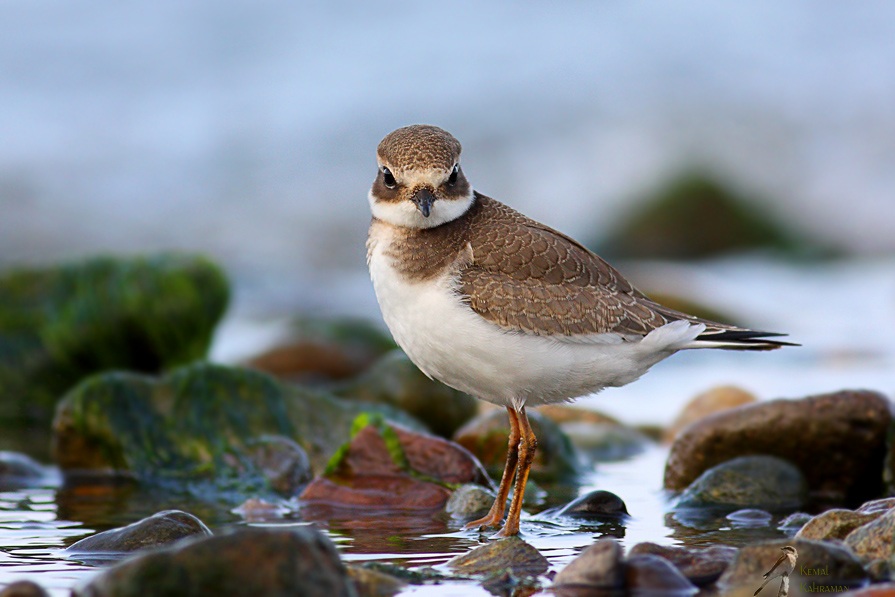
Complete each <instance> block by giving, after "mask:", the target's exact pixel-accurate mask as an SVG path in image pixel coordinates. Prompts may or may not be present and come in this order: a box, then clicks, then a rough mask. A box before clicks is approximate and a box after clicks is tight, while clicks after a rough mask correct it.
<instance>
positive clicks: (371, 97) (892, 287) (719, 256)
mask: <svg viewBox="0 0 895 597" xmlns="http://www.w3.org/2000/svg"><path fill="white" fill-rule="evenodd" d="M0 11H2V18H0V268H7V267H11V266H14V265H21V264H33V263H52V262H57V261H60V260H70V259H74V258H77V257H80V256H85V255H93V254H96V253H115V254H120V253H123V254H131V253H137V252H147V251H156V250H167V249H177V250H186V251H199V252H203V253H206V254H208V255H210V256H211V257H213V258H214V259H216V260H218V261H219V262H220V263H222V264H223V265H224V266H225V267H226V269H227V271H228V273H229V275H230V277H231V280H232V282H233V285H234V303H233V306H232V308H231V312H230V318H229V319H228V321H227V322H226V323H225V325H224V327H223V328H222V330H221V333H220V336H219V338H218V342H217V344H216V347H215V354H216V355H217V357H218V358H221V359H223V360H233V359H237V358H239V357H240V356H243V355H245V354H247V353H250V352H252V351H253V350H257V349H260V348H261V347H263V346H264V345H266V344H270V343H271V342H273V339H272V338H273V336H274V335H275V331H272V330H275V329H276V327H277V326H276V325H273V326H272V327H265V324H264V323H263V322H265V321H276V320H277V318H278V317H289V316H291V315H294V314H297V313H310V314H337V315H338V314H351V315H360V316H363V317H368V318H372V319H376V320H378V317H379V316H378V309H377V307H376V303H375V298H374V296H373V292H372V288H371V287H370V284H369V280H368V278H367V274H366V269H365V263H364V258H365V250H364V241H365V238H366V228H367V226H368V224H369V218H370V216H369V209H368V206H367V199H366V194H367V190H368V188H369V185H370V183H371V182H372V180H373V177H374V174H375V171H376V165H375V157H374V156H375V153H374V152H375V148H376V145H377V143H378V142H379V140H380V139H381V138H382V137H383V136H384V135H385V134H387V133H388V132H389V131H391V130H392V129H394V128H397V127H399V126H403V125H406V124H411V123H417V122H425V123H431V124H436V125H439V126H441V127H443V128H446V129H447V130H449V131H451V132H452V133H453V134H454V135H455V136H456V137H457V138H458V139H460V141H461V142H462V143H463V145H464V153H463V164H464V169H465V171H466V173H467V176H468V177H469V178H470V180H471V181H472V182H473V184H474V186H475V188H476V189H478V190H479V191H481V192H483V193H485V194H488V195H491V196H493V197H495V198H497V199H500V200H502V201H504V202H506V203H509V204H510V205H512V206H513V207H515V208H517V209H519V210H520V211H522V212H524V213H526V214H527V215H530V216H531V217H534V218H536V219H539V220H541V221H543V222H546V223H548V224H550V225H552V226H554V227H556V228H559V229H561V230H563V231H565V232H567V233H569V234H571V235H572V236H575V237H577V238H580V239H581V240H582V241H584V242H587V243H589V244H590V245H591V246H594V247H596V248H601V247H605V248H606V250H607V251H609V254H610V255H612V256H613V259H614V260H619V261H620V262H621V263H622V264H624V265H623V266H622V270H623V271H625V272H626V273H629V274H630V275H631V277H632V278H634V279H635V281H637V282H638V283H639V284H641V285H643V286H644V287H645V289H646V290H653V289H655V290H657V291H661V292H670V293H673V294H677V295H681V296H684V297H685V298H688V299H691V300H698V301H699V302H703V303H707V304H709V305H710V306H712V307H716V308H718V309H720V310H721V311H723V312H727V313H730V314H731V315H732V316H733V317H734V318H735V319H736V320H737V321H739V322H740V323H745V324H748V325H753V326H756V327H764V328H769V329H774V330H781V331H788V332H790V333H792V334H793V340H795V341H797V342H801V343H803V344H805V348H804V349H801V350H800V351H796V350H792V351H780V353H779V354H780V356H779V357H776V356H775V357H771V358H769V357H768V355H758V356H755V358H753V357H752V356H748V357H746V358H745V360H742V359H743V357H742V356H740V355H737V356H738V357H739V360H734V361H728V360H726V359H727V356H712V357H705V356H700V357H693V356H692V355H687V356H686V357H685V358H684V357H682V360H681V361H680V364H678V365H669V367H677V369H675V371H678V372H679V373H680V375H679V376H678V378H677V381H678V382H679V384H678V385H677V386H675V388H676V392H677V393H679V394H680V395H682V396H683V395H692V391H695V390H698V389H700V388H703V387H704V386H706V385H710V384H711V383H712V382H713V381H718V382H737V381H740V382H742V383H744V384H745V385H747V386H749V385H751V388H752V389H753V390H755V391H757V392H759V393H760V394H763V395H771V396H773V395H787V394H790V395H804V394H805V393H807V392H810V391H814V390H818V391H829V390H834V389H839V388H838V387H831V386H843V385H858V386H867V387H871V388H872V389H880V390H883V391H888V392H891V391H892V390H895V374H893V373H891V371H893V370H895V367H892V365H893V363H895V358H893V348H892V346H891V345H892V342H891V339H890V337H891V334H892V333H893V332H895V268H893V265H895V259H893V255H895V109H893V106H895V68H893V65H895V4H892V3H886V2H883V1H878V2H872V1H871V2H860V3H837V2H816V1H815V2H808V1H803V2H777V1H772V0H767V1H758V2H749V3H734V4H731V3H725V4H723V5H720V4H718V3H716V2H710V1H708V0H687V1H684V2H676V3H673V4H661V3H648V2H618V1H617V2H609V1H604V2H580V1H579V2H575V1H567V2H562V3H543V2H488V3H483V2H465V1H461V2H456V3H451V4H450V5H445V4H437V3H429V4H424V3H415V2H377V3H369V2H352V1H334V2H327V3H287V2H272V1H266V0H262V1H259V2H252V3H249V2H241V1H236V0H214V1H211V0H179V1H177V2H171V1H162V2H135V3H121V2H117V1H112V0H95V1H93V2H83V3H56V2H48V1H46V0H6V1H5V2H3V4H2V7H0ZM675 185H677V186H675ZM687 185H690V186H687ZM706 186H708V187H710V188H711V189H713V190H712V192H716V193H717V194H720V195H725V194H726V195H731V196H733V197H734V198H735V200H736V201H739V202H740V203H739V204H738V205H739V208H738V209H740V210H741V211H740V212H737V211H736V209H734V211H733V213H734V216H733V219H734V221H739V220H741V219H742V217H739V216H737V215H736V214H737V213H740V214H742V213H749V214H753V215H754V214H760V217H761V218H762V219H763V220H766V221H767V222H771V224H770V226H771V227H772V228H774V234H772V235H771V236H773V237H774V238H776V239H778V240H779V238H784V240H782V241H780V242H776V241H774V242H776V245H774V242H772V243H771V244H772V245H774V246H775V247H776V249H774V247H771V248H772V249H774V250H771V251H770V252H768V251H766V250H764V248H767V247H764V248H763V245H762V244H761V243H760V242H759V243H757V245H756V247H757V249H756V247H751V248H750V247H749V246H747V247H745V248H746V249H748V250H747V251H746V252H745V253H743V252H742V251H739V252H736V253H735V254H734V255H733V256H731V254H730V252H729V251H725V250H720V251H717V252H708V253H698V252H697V253H692V252H690V253H688V252H687V250H683V252H678V253H675V252H674V251H671V250H669V251H668V252H667V253H662V251H663V250H664V249H663V248H662V246H660V247H658V249H657V251H656V252H654V253H649V252H646V253H644V254H638V252H637V251H636V246H637V243H635V248H634V249H632V247H631V245H630V243H628V245H625V243H624V242H619V239H618V238H615V239H613V233H614V232H615V231H618V230H620V229H625V228H624V227H625V226H626V225H629V224H632V222H634V223H635V224H636V222H637V218H641V220H642V218H643V217H646V216H643V215H642V213H641V211H642V210H643V209H646V208H647V207H649V205H650V204H651V201H658V200H659V199H661V198H662V197H665V196H667V195H668V193H669V192H671V191H675V189H677V191H678V192H679V191H680V189H681V188H683V189H684V190H685V191H686V190H687V189H693V188H696V189H705V187H706ZM669 188H670V189H671V191H669V190H668V189H669ZM719 189H720V190H719ZM672 194H674V193H673V192H672ZM679 194H680V193H679ZM687 194H688V193H687V192H684V195H687ZM657 198H658V199H657ZM743 206H745V208H744V207H743ZM689 209H691V211H690V212H686V210H685V212H684V214H685V215H684V217H683V219H684V220H685V221H689V222H690V223H691V224H693V223H695V224H696V225H695V226H692V227H691V228H690V229H684V230H683V231H682V232H680V233H679V236H683V237H684V238H686V237H688V236H692V235H693V234H696V233H698V230H699V229H700V228H713V229H715V230H721V231H724V230H727V229H728V228H727V224H724V223H723V220H722V223H720V224H714V221H713V220H711V219H707V220H706V221H705V222H701V221H699V220H700V218H701V217H702V214H703V213H704V210H703V211H701V210H702V208H699V207H698V206H697V208H696V210H695V211H692V210H693V207H692V206H691V207H690V208H689ZM743 209H745V212H744V211H742V210H743ZM638 210H641V211H638ZM709 211H710V210H709ZM659 213H660V215H659V216H653V218H654V219H653V220H652V221H653V223H655V221H659V222H660V223H661V222H663V221H665V220H666V217H665V216H663V215H661V214H662V213H663V212H659ZM688 213H689V215H687V214H688ZM706 217H708V216H706ZM749 217H751V215H750V216H749ZM647 219H648V218H647ZM669 219H672V218H670V216H669ZM678 219H681V218H680V217H678ZM645 230H646V233H645V234H646V238H650V235H651V234H652V235H655V234H656V233H654V232H650V230H652V229H651V228H649V226H647V227H646V228H645ZM694 230H696V231H697V232H694ZM721 236H722V237H723V236H725V235H724V234H721ZM793 239H795V240H793ZM638 243H640V241H638ZM780 247H783V248H784V249H785V250H779V251H778V250H777V249H780ZM793 247H794V248H793ZM657 253H658V254H657ZM681 256H683V257H687V258H688V259H686V260H677V261H675V262H674V263H657V262H656V261H655V260H656V259H661V258H663V257H681ZM832 256H835V257H836V259H835V260H830V257H832ZM691 257H698V258H700V259H701V260H700V261H698V262H694V261H693V260H692V259H689V258H691ZM631 258H637V262H636V263H626V261H625V260H626V259H631ZM706 258H709V259H708V260H706ZM784 352H786V355H784V354H783V353H784ZM776 354H777V353H775V355H776ZM694 358H697V359H702V360H698V361H694V360H693V359H694ZM706 359H709V360H708V361H707V360H706ZM761 359H764V360H761ZM693 363H699V365H698V366H699V367H700V370H699V372H698V373H694V372H693V371H694V370H693V369H692V367H694V366H696V365H693ZM728 363H730V364H729V365H728ZM663 366H664V364H663ZM798 367H803V368H801V369H799V368H798ZM794 373H795V374H794ZM648 378H649V379H656V381H655V382H650V383H661V384H665V388H666V389H665V390H664V391H667V387H668V382H669V379H671V380H672V383H673V382H674V379H675V378H668V377H664V378H663V377H662V376H654V377H651V378H650V377H649V376H648ZM731 378H733V379H731ZM650 383H647V384H646V385H644V386H642V387H643V389H642V390H630V391H633V392H638V393H639V394H638V395H646V394H649V393H650V392H655V391H658V390H659V387H660V386H652V385H650ZM632 387H636V386H632ZM622 391H628V390H627V389H625V390H619V391H618V392H622ZM616 395H618V394H616ZM601 404H605V406H606V407H608V408H611V406H610V405H611V401H609V400H605V401H602V402H601ZM669 408H671V407H669ZM660 410H661V409H660ZM658 414H661V413H658ZM650 415H651V416H657V413H656V412H655V411H652V412H651V413H650ZM644 416H646V415H644Z"/></svg>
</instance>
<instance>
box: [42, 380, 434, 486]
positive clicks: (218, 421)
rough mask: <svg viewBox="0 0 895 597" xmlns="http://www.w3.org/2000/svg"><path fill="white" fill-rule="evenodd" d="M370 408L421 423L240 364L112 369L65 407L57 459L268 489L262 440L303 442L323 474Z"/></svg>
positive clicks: (169, 479)
mask: <svg viewBox="0 0 895 597" xmlns="http://www.w3.org/2000/svg"><path fill="white" fill-rule="evenodd" d="M365 411H372V412H377V413H380V414H381V415H384V416H388V417H389V418H390V419H393V420H396V421H398V422H400V423H401V424H402V425H405V426H409V427H413V428H419V427H420V425H419V423H416V422H414V421H413V420H412V419H411V418H410V417H408V416H407V415H404V414H403V413H400V412H398V411H395V410H393V409H389V408H387V407H382V406H377V405H359V404H354V403H350V402H346V401H343V400H339V399H337V398H334V397H332V396H329V395H327V394H325V393H322V392H315V391H311V390H308V389H306V388H302V387H299V386H290V385H287V384H283V383H280V382H278V381H277V380H276V379H274V378H272V377H270V376H268V375H266V374H263V373H259V372H255V371H250V370H244V369H238V368H233V367H224V366H220V365H212V364H208V363H197V364H193V365H190V366H187V367H183V368H180V369H177V370H175V371H172V372H171V373H170V374H169V375H167V376H165V377H162V378H152V377H148V376H143V375H137V374H133V373H121V372H115V373H106V374H100V375H97V376H95V377H93V378H90V379H88V380H85V381H84V382H82V383H81V384H79V385H78V386H77V387H76V388H74V389H73V390H72V391H71V392H70V393H69V394H68V395H67V396H66V397H65V398H64V399H63V400H62V401H61V402H60V404H59V406H58V408H57V412H56V418H55V420H54V424H53V427H54V458H55V460H56V462H57V463H58V464H59V466H60V467H61V468H62V469H63V470H64V471H67V472H69V473H71V472H73V471H83V470H87V471H92V472H104V473H110V474H116V475H125V476H131V477H135V478H137V479H138V480H140V481H142V482H148V483H163V484H173V485H179V486H184V487H187V488H190V487H199V488H202V491H205V490H206V489H212V490H217V491H233V492H236V493H238V494H239V493H242V494H245V493H251V492H258V491H267V490H268V489H269V482H268V480H267V479H266V478H265V476H264V474H263V471H262V470H261V467H259V466H258V465H257V464H256V463H255V462H254V460H253V459H252V458H251V457H250V454H251V452H252V448H253V446H254V445H255V443H256V440H257V439H258V438H260V437H264V436H283V437H288V438H290V439H292V440H294V441H295V442H296V443H298V444H299V445H300V446H301V447H302V448H303V449H304V450H305V451H306V452H307V453H308V456H309V459H310V461H311V465H312V469H314V470H316V471H321V470H323V469H324V467H325V464H326V462H327V460H328V459H330V457H331V456H332V455H333V453H334V452H336V451H337V449H338V448H339V446H341V445H342V444H343V443H344V442H345V440H346V439H347V438H348V437H349V436H350V433H351V429H352V424H353V422H354V421H355V419H356V418H357V416H358V414H360V413H362V412H365Z"/></svg>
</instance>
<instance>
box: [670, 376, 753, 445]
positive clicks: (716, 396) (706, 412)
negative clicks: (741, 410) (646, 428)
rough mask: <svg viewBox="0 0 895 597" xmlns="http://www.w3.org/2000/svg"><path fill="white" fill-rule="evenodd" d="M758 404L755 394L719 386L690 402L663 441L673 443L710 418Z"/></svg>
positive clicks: (734, 387) (672, 424)
mask: <svg viewBox="0 0 895 597" xmlns="http://www.w3.org/2000/svg"><path fill="white" fill-rule="evenodd" d="M755 402H758V399H757V398H756V397H755V395H754V394H751V393H749V392H747V391H746V390H743V389H741V388H738V387H736V386H718V387H715V388H711V389H709V390H706V391H705V392H703V393H701V394H699V395H697V396H696V397H695V398H693V399H692V400H690V402H688V403H687V404H686V405H685V406H684V408H683V409H682V410H681V412H680V414H678V416H677V418H675V420H674V421H673V422H672V423H671V425H670V426H669V427H668V429H666V430H665V433H664V435H663V436H662V441H663V442H665V443H669V444H670V443H671V442H673V441H674V439H675V438H676V437H677V436H678V435H680V433H681V431H683V430H684V429H686V428H687V427H689V426H690V425H692V424H693V423H695V422H696V421H699V420H701V419H704V418H706V417H708V416H711V415H714V414H716V413H719V412H723V411H725V410H730V409H732V408H737V407H738V406H743V405H745V404H753V403H755Z"/></svg>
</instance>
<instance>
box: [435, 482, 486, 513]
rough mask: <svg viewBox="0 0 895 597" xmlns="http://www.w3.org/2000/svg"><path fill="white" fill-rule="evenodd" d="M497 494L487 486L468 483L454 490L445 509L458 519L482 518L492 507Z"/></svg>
mask: <svg viewBox="0 0 895 597" xmlns="http://www.w3.org/2000/svg"><path fill="white" fill-rule="evenodd" d="M496 495H497V494H496V493H495V492H494V491H491V490H490V489H488V488H486V487H482V486H481V485H476V484H474V483H467V484H465V485H461V486H460V487H458V488H457V489H455V490H454V492H453V493H452V494H451V497H450V499H448V502H447V505H446V506H445V511H446V512H447V513H448V514H450V515H451V516H452V517H454V518H456V519H458V520H464V521H465V520H473V519H475V518H481V517H482V516H484V515H485V514H487V512H488V510H490V509H491V505H492V504H493V503H494V498H495V497H496Z"/></svg>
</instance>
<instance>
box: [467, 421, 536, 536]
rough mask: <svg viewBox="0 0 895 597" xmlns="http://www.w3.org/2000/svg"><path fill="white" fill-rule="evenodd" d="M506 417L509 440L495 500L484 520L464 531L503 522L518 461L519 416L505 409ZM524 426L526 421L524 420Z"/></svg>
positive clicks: (494, 525) (475, 522) (479, 520)
mask: <svg viewBox="0 0 895 597" xmlns="http://www.w3.org/2000/svg"><path fill="white" fill-rule="evenodd" d="M507 415H509V417H510V440H509V443H508V445H507V463H506V465H504V467H503V475H502V476H501V477H500V487H499V488H498V490H497V498H496V499H495V500H494V504H493V505H492V506H491V510H489V511H488V514H486V515H485V517H484V518H480V519H478V520H473V521H472V522H470V523H467V524H466V526H464V527H463V528H464V529H477V528H481V527H496V526H497V525H499V524H500V522H501V521H502V520H503V511H504V509H505V508H506V506H507V496H509V495H510V485H512V484H513V475H515V473H516V463H517V462H518V460H519V438H520V437H521V436H520V433H519V415H518V413H517V412H516V411H515V410H514V409H512V408H510V407H509V406H508V407H507ZM526 424H528V421H527V420H526Z"/></svg>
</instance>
